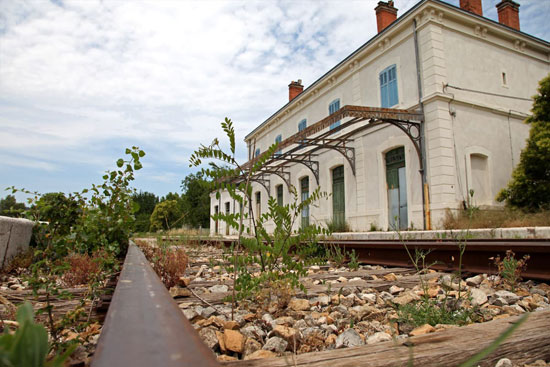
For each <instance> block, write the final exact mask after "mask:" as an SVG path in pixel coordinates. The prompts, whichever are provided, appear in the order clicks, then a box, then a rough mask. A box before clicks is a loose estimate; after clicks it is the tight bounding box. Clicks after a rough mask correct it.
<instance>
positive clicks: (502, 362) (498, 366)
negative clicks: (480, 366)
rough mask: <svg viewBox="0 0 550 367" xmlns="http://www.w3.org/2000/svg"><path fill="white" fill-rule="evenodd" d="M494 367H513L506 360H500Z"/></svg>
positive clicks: (510, 362)
mask: <svg viewBox="0 0 550 367" xmlns="http://www.w3.org/2000/svg"><path fill="white" fill-rule="evenodd" d="M495 367H513V364H512V361H511V360H509V359H508V358H502V359H500V360H499V361H498V362H497V364H495Z"/></svg>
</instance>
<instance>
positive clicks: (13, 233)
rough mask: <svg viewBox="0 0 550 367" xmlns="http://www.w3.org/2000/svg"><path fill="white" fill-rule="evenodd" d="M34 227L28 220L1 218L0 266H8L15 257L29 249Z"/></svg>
mask: <svg viewBox="0 0 550 367" xmlns="http://www.w3.org/2000/svg"><path fill="white" fill-rule="evenodd" d="M33 226H34V223H33V222H31V221H30V220H27V219H19V218H10V217H3V216H0V258H1V259H2V260H1V261H2V262H1V263H0V265H1V264H4V266H6V265H7V264H9V261H10V260H11V259H12V258H13V257H14V256H15V255H17V254H18V253H19V252H22V251H26V250H27V249H28V248H29V243H30V241H31V236H32V227H33Z"/></svg>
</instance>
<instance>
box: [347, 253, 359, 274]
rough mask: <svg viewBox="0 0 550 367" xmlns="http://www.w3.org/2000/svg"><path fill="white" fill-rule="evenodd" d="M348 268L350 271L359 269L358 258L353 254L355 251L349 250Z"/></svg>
mask: <svg viewBox="0 0 550 367" xmlns="http://www.w3.org/2000/svg"><path fill="white" fill-rule="evenodd" d="M348 267H349V268H350V269H351V270H357V269H359V257H358V256H357V254H356V253H355V250H351V252H350V253H349V263H348Z"/></svg>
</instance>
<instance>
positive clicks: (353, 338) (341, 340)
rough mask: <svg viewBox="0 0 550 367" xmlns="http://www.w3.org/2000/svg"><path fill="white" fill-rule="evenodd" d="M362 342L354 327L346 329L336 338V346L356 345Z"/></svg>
mask: <svg viewBox="0 0 550 367" xmlns="http://www.w3.org/2000/svg"><path fill="white" fill-rule="evenodd" d="M362 344H363V339H361V336H360V335H359V333H358V332H357V331H355V329H347V330H346V331H344V332H343V333H342V334H340V335H339V336H338V338H337V339H336V348H344V347H356V346H358V345H362Z"/></svg>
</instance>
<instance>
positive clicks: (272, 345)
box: [262, 336, 288, 353]
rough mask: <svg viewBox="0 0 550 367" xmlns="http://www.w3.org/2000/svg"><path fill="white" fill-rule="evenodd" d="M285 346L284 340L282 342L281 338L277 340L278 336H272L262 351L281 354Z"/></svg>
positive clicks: (286, 343)
mask: <svg viewBox="0 0 550 367" xmlns="http://www.w3.org/2000/svg"><path fill="white" fill-rule="evenodd" d="M287 346H288V342H287V341H286V340H284V339H283V338H279V337H278V336H274V337H272V338H269V339H267V341H266V343H265V345H264V346H263V348H262V349H264V350H270V351H272V352H275V353H283V352H284V351H285V350H286V347H287Z"/></svg>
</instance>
